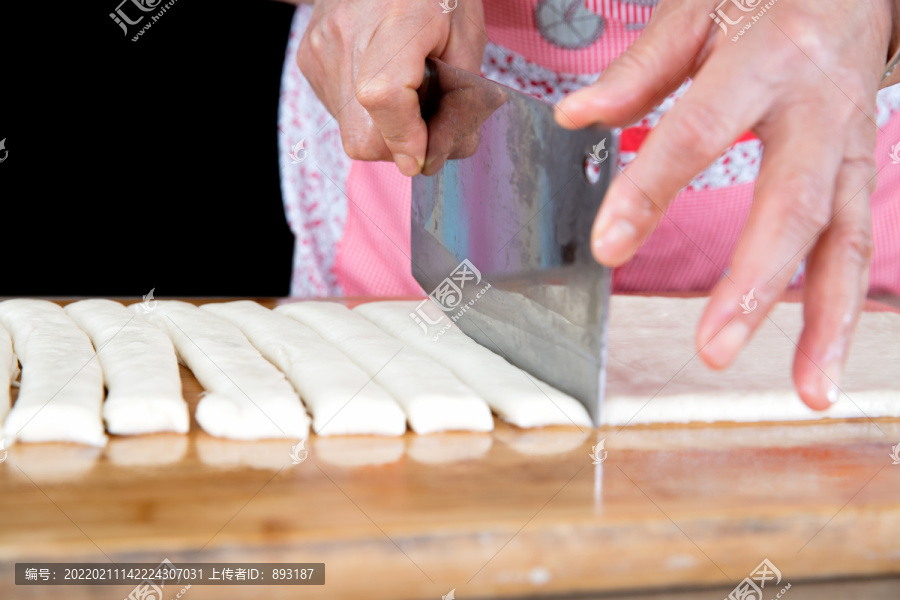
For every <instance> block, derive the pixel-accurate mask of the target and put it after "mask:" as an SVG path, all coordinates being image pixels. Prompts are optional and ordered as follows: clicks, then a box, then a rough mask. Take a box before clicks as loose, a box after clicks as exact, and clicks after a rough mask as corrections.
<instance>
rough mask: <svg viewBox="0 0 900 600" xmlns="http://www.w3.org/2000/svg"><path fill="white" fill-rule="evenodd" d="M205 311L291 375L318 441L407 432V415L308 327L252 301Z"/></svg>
mask: <svg viewBox="0 0 900 600" xmlns="http://www.w3.org/2000/svg"><path fill="white" fill-rule="evenodd" d="M201 308H202V309H203V310H206V311H208V312H211V313H212V314H214V315H216V316H219V317H222V318H223V319H226V320H228V321H230V322H231V323H233V324H234V325H236V326H237V327H239V328H240V329H241V331H243V332H244V335H246V336H247V338H248V339H249V340H250V343H252V344H253V345H254V346H256V348H257V349H258V350H259V351H260V352H261V353H262V355H263V356H265V357H266V358H267V359H268V360H269V361H271V362H272V363H273V364H275V366H277V367H278V368H279V369H281V371H282V372H283V373H284V374H285V375H287V378H288V380H290V382H291V383H292V384H294V387H295V388H296V389H297V391H298V392H300V396H301V398H303V401H304V402H305V403H306V406H307V407H308V408H309V411H310V412H311V413H312V416H313V429H314V430H315V432H316V433H318V434H319V435H338V434H365V433H369V434H381V435H403V433H404V432H405V431H406V414H405V413H404V412H403V409H401V408H400V405H398V404H397V403H396V402H395V401H394V399H393V398H391V396H390V394H388V393H387V392H386V391H384V389H382V387H381V386H380V385H378V384H377V383H375V382H374V381H372V377H371V376H370V375H368V374H367V373H366V372H365V371H363V370H362V369H360V368H359V367H358V366H356V364H355V363H354V362H353V361H351V360H350V359H349V358H348V357H347V355H346V354H344V353H342V352H341V351H340V350H338V349H337V348H335V347H334V346H332V345H331V344H329V343H328V342H326V341H325V340H323V339H322V338H321V337H320V336H319V335H318V334H317V333H316V332H315V331H313V330H312V329H310V328H309V327H306V326H305V325H303V324H301V323H300V322H299V321H295V320H294V319H291V318H289V317H287V316H285V315H282V314H278V313H276V312H274V311H271V310H269V309H267V308H265V307H263V306H261V305H259V304H257V303H256V302H252V301H249V300H244V301H240V302H226V303H215V304H206V305H204V306H202V307H201Z"/></svg>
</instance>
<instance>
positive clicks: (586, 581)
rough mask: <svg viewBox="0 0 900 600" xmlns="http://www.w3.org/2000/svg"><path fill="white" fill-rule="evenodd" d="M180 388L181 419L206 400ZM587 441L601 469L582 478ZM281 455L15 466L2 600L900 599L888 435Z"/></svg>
mask: <svg viewBox="0 0 900 600" xmlns="http://www.w3.org/2000/svg"><path fill="white" fill-rule="evenodd" d="M198 302H200V301H198ZM274 302H275V301H271V300H266V301H265V302H264V303H266V304H268V305H270V306H271V305H273V304H274ZM351 304H352V302H351ZM183 377H184V383H185V396H186V398H187V399H188V401H189V403H190V404H191V407H192V412H193V407H194V406H195V405H196V402H197V399H198V394H199V393H200V391H201V390H200V388H199V385H198V384H197V382H196V380H194V378H193V377H192V376H191V374H190V373H189V372H188V371H187V370H184V371H183ZM599 440H605V446H606V449H607V450H608V456H607V459H606V460H605V461H604V462H603V463H602V464H600V465H592V464H591V459H590V458H589V456H588V454H589V453H590V451H591V446H592V445H595V444H597V443H598V441H599ZM294 443H296V441H294V440H274V441H260V442H237V441H228V440H218V439H214V438H212V437H210V436H208V435H206V434H205V433H203V432H202V431H199V429H198V428H197V424H196V422H192V424H191V432H190V434H189V435H187V436H179V435H169V434H165V435H163V434H159V435H151V436H140V437H132V438H126V437H118V436H112V437H111V440H110V443H109V445H108V446H107V447H106V448H104V449H93V448H87V447H84V446H77V445H70V444H19V445H16V446H13V447H12V448H10V449H9V454H8V457H7V460H6V461H5V462H4V463H3V464H0V597H2V598H57V597H66V598H111V599H114V598H123V597H125V596H126V595H127V594H128V592H129V591H130V588H128V587H127V586H126V587H119V586H116V587H97V588H89V587H60V588H57V587H21V586H20V587H18V588H17V587H16V586H14V585H13V578H12V568H13V563H15V562H17V561H18V562H22V561H37V560H52V561H85V562H88V561H90V562H123V561H132V562H137V561H141V562H159V561H160V560H162V559H163V558H169V559H170V560H172V561H173V562H175V563H176V564H177V563H178V562H179V561H194V562H197V561H285V562H287V561H290V562H304V561H307V562H325V563H326V585H325V586H322V587H304V588H302V589H301V590H299V591H298V590H295V589H293V588H291V587H265V588H260V587H248V588H238V587H230V588H223V587H219V586H194V587H192V588H191V589H190V590H189V592H188V594H187V595H186V597H187V598H190V599H202V598H251V597H253V598H257V597H260V596H263V597H266V598H297V597H303V598H367V599H373V598H433V599H435V600H437V599H438V598H441V596H442V595H444V594H446V593H447V592H449V591H450V589H451V588H456V597H457V598H460V599H464V598H473V597H482V598H484V597H514V596H518V597H524V596H544V597H546V596H551V597H560V596H562V595H565V594H575V593H579V594H584V593H591V594H603V595H604V597H610V596H609V594H619V593H623V592H625V591H629V590H630V591H641V590H644V591H646V590H654V589H656V590H659V589H667V590H674V589H684V588H691V589H693V588H699V589H696V590H695V591H691V592H690V593H689V594H688V593H685V594H683V595H682V594H676V595H670V594H667V595H666V596H665V597H672V598H682V597H684V598H687V597H688V595H689V596H690V597H691V598H709V599H712V598H723V597H725V596H726V595H727V593H728V591H730V590H731V589H732V588H733V587H734V585H736V584H737V583H738V582H739V581H740V580H741V579H743V578H744V577H745V576H747V575H749V574H750V572H751V571H752V570H753V568H754V567H755V566H756V565H757V564H759V563H760V562H761V561H762V559H763V558H768V559H769V560H771V561H772V562H773V563H774V564H775V565H777V566H778V568H779V569H780V570H781V572H782V574H783V578H784V579H783V583H782V585H784V582H790V583H791V585H792V587H791V589H790V590H789V591H788V593H787V594H786V597H787V598H788V599H790V598H796V599H797V600H801V599H803V598H813V597H817V598H830V597H866V598H896V597H898V591H900V578H898V576H900V494H898V491H900V465H893V464H892V461H891V459H890V457H889V453H890V452H891V446H892V445H893V444H897V443H900V420H897V419H872V420H868V419H857V420H852V421H833V422H832V421H823V422H813V423H799V424H792V423H771V424H765V425H734V424H716V425H688V426H652V427H629V428H625V429H621V430H619V429H610V428H605V429H600V430H590V429H584V430H579V429H577V428H574V427H570V428H566V427H553V428H546V429H541V430H520V429H517V428H515V427H511V426H508V425H506V424H504V423H502V422H498V423H497V428H496V430H495V431H494V432H492V433H489V434H465V433H450V434H435V435H428V436H416V435H413V434H407V435H405V436H403V437H402V438H377V437H371V436H358V437H332V438H328V437H317V436H313V437H312V438H311V439H310V440H309V441H308V442H307V447H308V448H309V457H308V459H307V460H305V461H304V462H302V463H300V464H297V465H294V464H292V462H291V459H290V456H289V452H290V450H291V446H292V444H294ZM870 577H878V578H877V579H867V578H870ZM885 577H886V578H885ZM835 578H852V579H853V581H850V582H845V583H828V581H827V580H831V579H835ZM778 589H780V588H778ZM778 589H774V590H773V591H772V592H771V593H769V588H768V587H767V588H766V592H767V593H766V599H767V600H768V598H769V597H770V596H774V594H775V593H776V592H777V591H778ZM832 594H833V595H832ZM590 597H596V596H590ZM641 597H642V598H648V599H649V598H651V597H652V598H656V597H662V596H657V595H655V594H650V595H645V596H641ZM167 600H168V599H167Z"/></svg>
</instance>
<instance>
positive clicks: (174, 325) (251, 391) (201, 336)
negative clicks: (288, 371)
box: [131, 300, 309, 440]
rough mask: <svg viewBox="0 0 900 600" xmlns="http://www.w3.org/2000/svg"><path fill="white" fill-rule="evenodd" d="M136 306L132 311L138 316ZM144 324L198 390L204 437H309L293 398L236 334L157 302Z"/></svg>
mask: <svg viewBox="0 0 900 600" xmlns="http://www.w3.org/2000/svg"><path fill="white" fill-rule="evenodd" d="M141 306H142V305H141V304H134V305H132V306H131V308H132V309H133V310H135V311H139V312H143V309H142V308H141ZM145 318H147V320H148V321H150V322H151V323H153V324H154V325H156V326H157V327H159V328H160V329H162V330H163V331H165V332H166V333H167V334H168V335H169V337H170V338H171V340H172V342H173V343H174V344H175V348H176V349H177V350H178V356H179V357H180V358H181V361H182V362H183V363H184V364H185V365H187V367H188V368H189V369H190V370H191V371H192V372H193V373H194V376H195V377H196V378H197V381H199V382H200V385H202V386H203V389H204V391H205V395H204V396H203V398H201V399H200V402H199V403H198V405H197V413H196V415H195V416H196V417H197V423H199V424H200V426H201V427H202V428H203V429H204V431H206V432H207V433H209V434H210V435H214V436H218V437H226V438H232V439H238V440H255V439H262V438H283V437H287V438H299V439H304V438H306V436H307V435H309V417H308V416H307V415H306V410H305V409H304V407H303V403H302V402H300V397H299V396H298V395H297V392H296V391H294V388H292V387H291V384H290V383H289V382H288V380H287V379H285V378H284V374H282V373H281V371H279V370H278V369H277V368H275V365H273V364H272V363H270V362H268V361H267V360H266V359H265V358H263V357H262V356H261V355H260V353H259V352H258V351H257V350H256V348H254V347H253V346H252V345H251V344H250V342H249V341H248V340H247V338H246V337H245V336H244V334H243V333H241V330H240V329H238V328H237V327H235V326H234V325H232V324H231V323H229V322H228V321H226V320H224V319H221V318H219V317H217V316H215V315H213V314H211V313H210V312H208V311H204V310H200V309H199V308H197V307H196V306H194V305H193V304H188V303H187V302H179V301H175V300H166V301H157V303H156V308H155V309H153V310H152V311H151V312H149V313H147V315H146V317H145Z"/></svg>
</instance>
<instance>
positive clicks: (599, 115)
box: [556, 2, 715, 129]
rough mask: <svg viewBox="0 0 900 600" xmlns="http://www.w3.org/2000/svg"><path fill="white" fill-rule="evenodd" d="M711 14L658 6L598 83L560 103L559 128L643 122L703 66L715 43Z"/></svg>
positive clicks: (694, 6) (691, 7)
mask: <svg viewBox="0 0 900 600" xmlns="http://www.w3.org/2000/svg"><path fill="white" fill-rule="evenodd" d="M705 8H708V7H705ZM708 12H709V11H707V10H705V9H704V8H701V7H700V6H699V3H698V2H683V3H682V2H666V3H662V4H660V5H659V6H658V7H657V8H656V10H655V12H654V14H653V17H652V18H651V19H650V22H649V23H648V25H647V28H646V29H645V30H644V32H643V33H642V34H641V36H640V37H639V38H638V39H637V40H636V41H635V42H634V44H632V46H631V47H630V48H628V50H626V51H625V52H623V53H622V54H621V55H619V56H618V57H617V58H616V59H615V60H614V61H613V62H612V63H610V65H609V66H608V67H607V69H606V70H605V71H604V72H603V75H602V76H601V77H600V79H598V80H597V82H595V83H594V84H592V85H590V86H588V87H585V88H582V89H580V90H578V91H576V92H574V93H573V94H571V95H569V96H568V97H566V98H564V99H563V100H562V101H560V103H559V105H558V107H557V110H556V122H557V123H559V124H560V125H561V126H562V127H567V128H570V129H579V128H582V127H586V126H588V125H591V124H593V123H603V124H605V125H609V126H616V127H625V126H627V125H628V124H630V123H632V122H634V121H635V120H638V119H640V118H642V117H643V116H644V115H645V114H646V113H647V112H648V111H649V110H650V109H652V108H653V107H654V106H656V105H657V104H658V103H659V102H661V101H662V99H664V98H665V97H666V96H667V95H669V94H670V93H671V92H673V91H675V90H676V89H678V87H679V86H680V85H681V84H682V83H683V82H684V79H685V78H686V77H688V76H689V75H690V74H691V73H692V72H693V71H694V70H695V69H696V67H697V66H699V65H700V64H701V63H702V61H703V59H704V57H705V55H706V54H707V53H708V49H709V47H711V42H712V41H713V40H714V39H715V37H714V36H713V35H711V30H712V21H711V20H710V19H709V17H708V15H707V13H708Z"/></svg>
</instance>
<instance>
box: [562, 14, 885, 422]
mask: <svg viewBox="0 0 900 600" xmlns="http://www.w3.org/2000/svg"><path fill="white" fill-rule="evenodd" d="M737 1H738V2H741V3H742V4H743V5H744V6H745V7H746V6H753V7H755V10H752V11H751V12H742V11H741V10H739V9H738V8H737V6H735V4H734V3H732V2H726V3H722V4H720V5H719V7H714V6H713V4H714V3H713V2H710V0H680V1H676V0H660V2H659V5H658V6H657V8H656V10H655V12H654V14H653V17H652V19H651V21H650V23H649V24H648V26H647V28H646V30H645V31H644V33H643V34H642V35H641V37H640V38H639V39H638V40H637V41H636V42H635V43H634V45H633V46H632V47H631V48H630V49H629V50H628V51H626V52H625V53H623V54H622V55H621V56H620V57H618V59H616V60H615V61H614V62H613V63H612V64H611V65H610V67H609V68H608V69H607V70H606V72H605V73H604V74H603V76H602V77H601V78H600V79H599V81H598V82H597V83H595V84H593V85H592V86H589V87H587V88H585V89H582V90H579V91H578V92H575V93H574V94H572V95H571V96H569V97H568V98H566V99H564V100H563V101H562V102H560V103H559V106H558V110H557V113H556V117H557V121H558V122H559V123H560V124H561V125H563V126H565V127H570V128H577V127H584V126H586V125H589V124H591V123H596V122H600V123H603V124H606V125H611V126H626V125H627V124H629V123H632V122H635V121H637V120H639V119H640V118H641V117H642V116H643V115H644V114H645V113H646V112H647V111H648V110H649V109H650V108H652V107H653V106H655V105H657V104H658V103H659V102H660V101H662V100H663V99H664V98H665V97H666V96H667V95H668V94H670V93H671V92H673V91H674V90H675V89H677V88H678V86H679V85H680V84H681V83H682V82H683V80H684V78H685V77H692V78H693V83H692V85H691V88H690V89H689V90H688V92H687V93H686V94H685V95H684V96H683V97H682V98H681V99H680V100H678V102H676V103H675V106H674V107H673V108H672V109H671V110H670V111H669V113H668V114H667V115H665V116H664V117H663V118H662V120H661V121H660V123H659V124H658V125H657V127H656V128H655V129H654V130H653V131H652V132H651V133H650V135H649V136H648V137H647V139H646V140H645V142H644V144H643V146H642V147H641V149H640V152H639V153H638V156H637V158H635V159H634V161H633V162H632V163H631V164H630V165H629V166H628V168H627V169H626V170H625V171H624V172H623V173H621V174H620V175H619V176H618V177H617V178H616V179H615V181H614V182H613V184H612V185H611V186H610V189H609V191H608V192H607V195H606V198H605V200H604V202H603V205H602V207H601V210H600V212H599V214H598V216H597V218H596V220H595V222H594V226H593V231H592V246H593V252H594V256H595V257H596V259H597V260H598V261H599V262H601V263H604V264H606V265H609V266H618V265H621V264H622V263H624V262H626V261H627V260H629V259H630V258H631V257H632V255H633V254H634V253H635V251H636V250H637V249H638V247H639V246H640V245H641V243H642V242H643V241H644V240H645V239H646V238H647V237H648V236H649V235H650V233H651V231H652V230H653V229H654V227H655V226H656V225H657V223H658V222H659V220H660V219H661V218H663V212H664V211H665V210H666V208H667V207H668V205H669V203H670V202H671V201H672V200H673V199H674V197H675V195H676V194H677V193H678V191H679V190H680V189H681V188H683V187H684V186H686V185H687V184H688V183H690V181H691V180H692V179H693V178H694V177H695V176H696V175H697V174H698V173H700V172H701V171H702V170H703V169H705V168H706V167H707V166H708V165H710V164H711V163H712V162H713V161H714V160H715V159H716V158H717V157H718V156H719V155H720V154H721V153H722V152H723V151H724V150H725V149H726V148H727V147H728V146H729V145H730V144H731V143H732V142H733V141H734V140H735V139H737V138H738V137H739V136H740V135H741V134H742V133H744V132H745V131H747V130H748V129H750V130H752V131H753V132H754V133H755V134H756V135H757V136H758V137H759V138H760V139H761V140H762V142H763V144H764V145H765V154H764V157H763V160H762V165H761V168H760V173H759V177H758V179H757V183H756V189H755V192H754V201H753V206H752V209H751V211H750V215H749V218H748V220H747V224H746V226H745V228H744V232H743V234H742V235H741V239H740V241H739V243H738V246H737V248H736V250H735V253H734V256H733V259H732V263H731V266H730V271H729V272H728V274H727V275H725V276H724V277H723V278H722V279H721V280H720V281H719V283H718V284H717V285H716V287H715V288H714V290H713V291H712V295H711V298H710V301H709V304H708V305H707V307H706V311H705V313H704V315H703V317H702V318H701V321H700V324H699V327H698V330H697V338H696V343H697V346H698V348H699V352H700V355H701V356H702V358H703V360H705V361H706V362H707V364H709V365H710V366H712V367H715V368H724V367H726V366H728V365H729V364H730V363H731V362H732V361H733V360H734V359H735V357H736V356H737V354H738V353H739V352H740V350H741V348H742V347H743V346H744V345H745V343H746V342H747V340H748V339H749V337H750V336H751V335H752V333H753V331H754V330H755V329H756V328H757V327H758V326H759V325H760V323H761V322H762V321H763V320H764V319H765V318H766V316H767V314H768V313H769V311H770V310H771V309H772V307H773V306H774V305H775V303H776V302H777V301H778V298H779V296H780V295H781V292H782V291H783V290H784V289H785V288H786V287H787V286H788V284H789V282H790V280H791V277H792V275H793V274H794V272H795V271H796V269H797V266H798V264H799V263H800V261H801V260H802V259H803V258H804V257H805V258H806V261H807V262H806V280H805V286H804V290H803V301H804V312H803V314H804V329H803V333H802V335H801V337H800V340H799V341H798V342H797V351H796V354H795V357H794V365H793V378H794V384H795V387H796V388H797V391H798V393H799V395H800V397H801V398H802V399H803V401H804V402H805V403H806V404H807V405H809V406H810V407H811V408H814V409H825V408H827V407H828V406H829V405H830V404H831V403H832V402H834V401H835V400H837V397H838V395H839V386H840V378H841V371H842V369H843V365H844V362H845V361H846V359H847V355H848V352H849V348H850V343H851V338H852V335H853V329H854V328H855V325H856V321H857V319H858V317H859V313H860V310H861V308H862V304H863V302H864V299H865V295H866V290H867V287H868V268H869V260H870V256H871V252H872V246H871V214H870V211H869V196H870V194H871V193H872V191H873V190H874V189H875V185H876V177H875V176H876V163H875V159H874V156H873V152H874V148H875V141H876V132H877V126H876V124H875V100H876V91H877V90H878V87H879V82H880V80H881V74H882V70H883V68H884V65H885V58H886V56H887V49H888V45H889V42H890V39H891V22H892V6H891V2H890V1H889V0H875V1H873V2H865V3H857V2H842V1H840V0H791V1H787V0H781V1H776V2H775V3H774V5H772V6H771V7H769V8H768V9H767V11H766V12H765V14H764V15H763V16H762V17H761V18H759V20H758V21H756V22H753V23H752V26H751V27H750V28H749V29H747V30H746V31H745V32H744V33H743V35H741V36H739V37H738V38H737V41H732V38H733V37H734V36H735V35H736V34H737V31H738V30H740V29H741V28H742V27H744V26H746V25H747V24H748V23H750V22H751V19H752V15H757V14H758V12H759V11H760V10H762V9H763V7H764V6H765V4H763V2H762V0H737ZM767 4H768V3H767ZM711 8H712V10H716V8H721V9H722V11H723V12H724V13H725V14H726V15H727V16H728V18H729V20H731V21H736V20H737V19H738V17H741V16H742V17H743V20H741V21H740V22H739V23H738V24H735V25H729V26H728V34H727V36H724V37H723V35H722V30H721V29H720V27H719V26H718V25H717V24H716V23H715V22H714V21H713V20H712V19H711V18H710V12H711V10H710V9H711ZM726 25H727V23H726ZM751 289H755V296H756V298H757V300H758V305H757V308H756V309H755V310H753V311H751V312H749V313H748V314H743V312H742V310H741V307H740V306H739V302H740V299H741V298H742V296H743V295H744V294H746V293H748V292H749V291H750V290H751Z"/></svg>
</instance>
